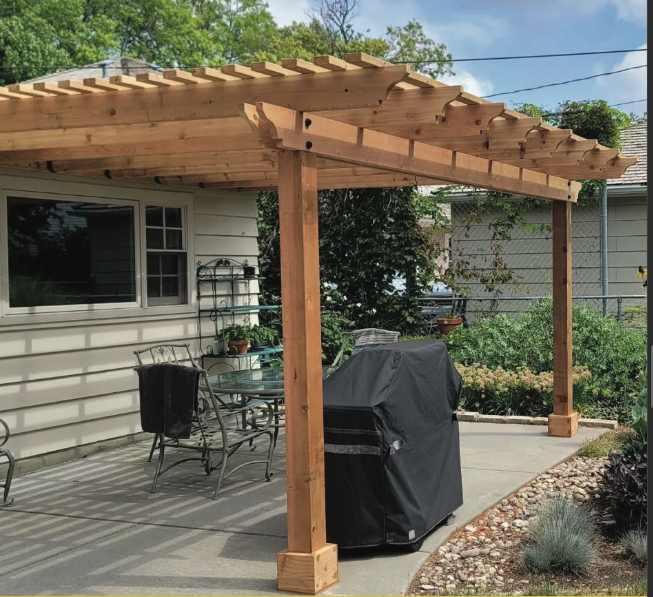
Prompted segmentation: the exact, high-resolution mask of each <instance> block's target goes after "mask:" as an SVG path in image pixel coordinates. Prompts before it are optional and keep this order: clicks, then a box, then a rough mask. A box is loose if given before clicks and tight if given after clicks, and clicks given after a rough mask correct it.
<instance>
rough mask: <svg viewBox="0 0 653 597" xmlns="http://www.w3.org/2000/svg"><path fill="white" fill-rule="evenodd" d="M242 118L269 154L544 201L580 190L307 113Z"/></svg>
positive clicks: (568, 197)
mask: <svg viewBox="0 0 653 597" xmlns="http://www.w3.org/2000/svg"><path fill="white" fill-rule="evenodd" d="M243 115H244V117H245V118H246V119H247V120H249V122H250V124H251V125H252V128H253V129H254V130H255V131H256V132H257V133H258V134H259V137H260V139H261V140H262V141H263V142H264V143H265V144H266V145H267V146H268V147H271V148H277V149H288V150H295V151H302V150H303V151H306V150H308V151H310V152H312V153H316V154H317V155H320V156H322V157H325V158H332V159H339V160H343V161H347V162H350V163H352V164H360V165H363V166H370V167H376V168H381V169H384V170H390V171H396V172H401V173H403V174H411V175H415V176H425V177H430V178H437V179H440V180H445V181H448V182H451V183H457V184H468V185H472V186H479V187H484V188H489V189H495V190H499V191H504V192H508V193H515V194H520V195H527V196H534V197H541V198H547V199H555V200H563V201H575V200H576V198H577V196H578V191H579V190H580V184H579V183H575V182H571V181H567V180H564V179H562V178H557V177H553V176H548V175H542V174H538V173H533V172H529V171H527V170H520V169H519V168H515V167H513V166H507V165H504V164H499V163H496V162H491V161H488V160H484V159H481V158H476V157H473V156H469V155H464V154H459V153H456V152H453V151H450V150H448V149H442V148H439V147H434V146H432V145H426V144H424V143H418V142H415V141H409V140H407V139H400V138H398V137H393V136H391V135H386V134H384V133H379V132H376V131H370V130H368V129H364V128H360V127H356V126H352V125H348V124H343V123H340V122H335V121H332V120H330V119H327V118H323V117H320V116H317V115H315V114H311V113H303V114H302V113H301V112H296V111H293V110H288V109H286V108H281V107H279V106H273V105H270V104H264V103H259V104H257V105H256V107H254V106H251V105H249V106H245V107H244V110H243Z"/></svg>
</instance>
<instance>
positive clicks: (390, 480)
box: [324, 340, 463, 548]
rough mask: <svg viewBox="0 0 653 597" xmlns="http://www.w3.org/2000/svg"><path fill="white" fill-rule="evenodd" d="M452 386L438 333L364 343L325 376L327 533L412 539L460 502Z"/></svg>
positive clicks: (455, 387) (456, 392) (456, 386)
mask: <svg viewBox="0 0 653 597" xmlns="http://www.w3.org/2000/svg"><path fill="white" fill-rule="evenodd" d="M461 391H462V379H461V377H460V375H459V373H458V372H457V371H456V369H455V367H454V366H453V363H452V362H451V359H450V358H449V354H448V353H447V349H446V347H445V345H444V343H443V342H441V341H439V340H415V341H408V342H395V343H392V344H385V345H383V346H379V347H376V348H369V349H367V350H364V351H362V352H360V353H358V354H356V355H354V356H353V357H352V358H351V359H349V360H348V361H347V362H346V363H345V364H344V365H343V366H342V367H341V368H340V369H339V370H337V371H336V372H335V373H333V374H332V375H331V376H330V377H328V378H327V379H326V380H325V381H324V444H325V484H326V524H327V541H329V542H331V543H337V544H338V547H339V548H348V547H371V546H376V545H382V544H386V543H387V544H397V545H402V544H403V545H411V546H413V547H417V546H420V545H421V543H422V540H423V539H424V537H425V536H426V534H427V533H428V532H429V531H431V530H432V529H433V528H434V527H435V526H437V525H438V524H439V523H440V522H442V521H443V520H444V519H446V518H447V517H448V516H449V515H450V514H451V513H452V512H453V511H454V510H456V509H457V508H459V507H460V506H461V505H462V503H463V492H462V476H461V466H460V440H459V432H458V421H457V419H456V415H455V411H456V409H457V407H458V402H459V399H460V395H461Z"/></svg>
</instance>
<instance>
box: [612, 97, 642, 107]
mask: <svg viewBox="0 0 653 597" xmlns="http://www.w3.org/2000/svg"><path fill="white" fill-rule="evenodd" d="M645 101H647V99H646V98H644V99H641V100H633V101H632V102H621V103H620V104H610V107H612V108H616V107H617V106H627V105H628V104H639V102H645Z"/></svg>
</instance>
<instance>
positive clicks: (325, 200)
mask: <svg viewBox="0 0 653 597" xmlns="http://www.w3.org/2000/svg"><path fill="white" fill-rule="evenodd" d="M419 206H420V199H419V196H418V194H417V192H416V191H415V190H414V189H412V188H410V187H408V188H399V189H395V188H390V189H388V188H382V189H338V190H324V191H320V194H319V205H318V208H319V209H318V216H319V225H320V278H321V281H322V286H321V297H320V299H321V304H322V306H323V307H324V308H325V310H326V311H329V312H337V313H339V314H340V315H341V316H342V317H343V318H344V319H346V320H348V321H350V322H352V323H351V325H352V327H353V328H358V329H361V328H368V327H375V328H382V329H388V330H397V331H398V332H400V333H401V334H402V335H406V334H417V333H420V332H421V331H422V327H423V325H424V318H423V316H422V310H421V305H420V302H419V300H418V298H419V297H421V296H422V295H423V294H424V293H425V292H426V290H427V289H428V288H429V284H430V283H431V282H432V281H433V280H434V278H435V275H436V274H435V265H434V261H433V256H434V250H435V249H434V246H433V244H432V243H431V240H430V237H429V235H428V234H427V233H426V232H425V231H424V230H422V229H421V228H420V225H419V220H420V212H419ZM278 207H279V205H278V197H277V194H276V193H261V194H260V195H259V201H258V208H259V253H260V259H259V263H260V269H261V275H263V276H265V278H266V283H265V287H264V293H265V296H264V300H265V302H267V303H268V304H278V302H279V299H280V295H281V270H280V252H279V231H278V218H279V216H278V213H279V212H278ZM396 277H400V278H402V279H403V280H404V281H405V286H406V288H405V291H403V292H396V288H395V286H394V284H393V281H394V280H395V278H396Z"/></svg>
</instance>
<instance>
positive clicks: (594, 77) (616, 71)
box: [483, 64, 647, 99]
mask: <svg viewBox="0 0 653 597" xmlns="http://www.w3.org/2000/svg"><path fill="white" fill-rule="evenodd" d="M646 66H647V65H646V64H640V65H639V66H631V67H629V68H622V69H621V70H613V71H611V72H609V73H599V74H598V75H592V76H591V77H581V78H580V79H570V80H569V81H561V82H560V83H547V84H546V85H539V86H537V87H527V88H525V89H515V90H514V91H502V92H501V93H493V94H491V95H485V96H483V99H488V98H490V97H497V96H499V95H511V94H513V93H521V92H523V91H536V90H537V89H545V88H546V87H557V86H558V85H568V84H569V83H578V82H579V81H589V80H590V79H596V78H598V77H607V76H608V75H616V74H618V73H625V72H626V71H629V70H635V69H638V68H646Z"/></svg>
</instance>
